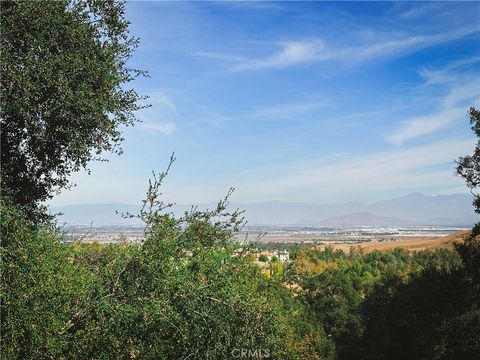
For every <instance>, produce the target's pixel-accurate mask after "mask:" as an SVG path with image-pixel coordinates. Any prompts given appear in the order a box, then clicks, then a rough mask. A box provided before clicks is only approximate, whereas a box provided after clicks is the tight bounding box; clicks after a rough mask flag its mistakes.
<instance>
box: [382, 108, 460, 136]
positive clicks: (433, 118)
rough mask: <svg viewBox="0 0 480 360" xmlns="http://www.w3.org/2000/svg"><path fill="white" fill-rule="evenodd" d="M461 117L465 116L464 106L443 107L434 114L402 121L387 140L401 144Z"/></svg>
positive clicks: (441, 127)
mask: <svg viewBox="0 0 480 360" xmlns="http://www.w3.org/2000/svg"><path fill="white" fill-rule="evenodd" d="M462 118H465V108H464V107H458V108H453V109H445V110H442V111H439V112H437V113H435V114H430V115H427V116H421V117H415V118H412V119H407V120H404V121H403V125H402V126H401V127H400V129H398V130H397V131H396V132H395V133H393V134H390V135H387V140H388V141H389V142H390V143H392V144H394V145H402V144H403V143H405V142H406V141H408V140H411V139H415V138H418V137H420V136H424V135H427V134H431V133H433V132H435V131H438V130H440V129H443V128H445V127H447V126H448V125H450V124H451V123H453V122H454V121H456V120H459V119H462Z"/></svg>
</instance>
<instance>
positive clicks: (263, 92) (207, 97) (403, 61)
mask: <svg viewBox="0 0 480 360" xmlns="http://www.w3.org/2000/svg"><path fill="white" fill-rule="evenodd" d="M127 18H128V19H129V20H130V21H131V23H132V24H131V34H132V35H134V36H136V37H139V38H140V40H141V45H140V47H139V48H138V49H137V51H136V52H135V54H134V56H133V58H132V60H131V63H130V64H129V65H130V66H132V67H136V68H140V69H144V70H147V71H148V72H149V74H150V77H149V78H144V79H139V80H137V81H135V82H134V83H132V86H133V87H134V88H135V89H136V90H138V92H140V93H142V94H146V95H149V96H150V100H149V102H150V103H151V104H152V107H151V108H149V109H146V110H143V111H141V112H139V113H138V117H139V118H140V119H141V120H142V123H139V124H137V125H136V126H135V127H133V128H127V129H125V132H124V136H125V142H124V144H123V149H124V154H123V155H122V156H109V157H108V158H109V159H110V161H109V162H108V163H96V164H92V165H91V166H90V168H91V170H92V171H91V174H90V175H88V174H86V173H85V172H82V173H78V174H75V175H74V176H73V177H72V180H73V182H75V183H76V184H77V186H76V187H75V188H73V189H72V190H70V191H64V192H63V193H62V194H61V195H59V196H57V197H55V198H54V199H53V200H52V204H53V205H65V204H80V203H108V202H124V203H132V204H135V203H139V201H140V200H141V199H142V198H143V195H144V192H145V189H146V185H147V183H148V178H149V176H150V174H151V171H152V170H156V171H158V170H162V169H164V168H165V166H166V165H167V163H168V159H169V156H170V154H171V152H172V151H174V152H175V154H176V156H177V161H176V163H175V165H174V166H173V168H172V171H171V174H170V175H169V177H168V179H167V180H166V183H165V187H164V194H165V199H167V200H169V201H175V202H177V203H203V202H210V201H214V200H217V199H219V198H221V197H222V196H223V195H224V194H225V193H226V191H227V190H228V188H229V187H231V186H233V187H235V188H236V192H235V194H234V196H233V201H235V202H260V201H271V200H281V201H295V202H308V203H325V202H343V201H351V200H360V201H375V200H380V199H387V198H390V197H394V196H399V195H404V194H408V193H411V192H422V193H425V194H450V193H458V192H465V191H466V188H465V186H464V183H463V181H462V179H460V178H457V177H455V176H454V175H453V174H454V162H453V160H454V159H456V158H457V157H458V156H460V155H462V154H467V153H471V152H472V149H473V145H474V138H473V134H472V133H471V130H470V128H469V124H468V119H467V116H466V113H467V110H468V107H469V106H472V105H476V106H479V105H480V3H479V2H466V3H462V2H453V3H452V2H433V3H430V2H410V3H399V2H355V3H348V2H294V3H289V2H129V3H128V4H127Z"/></svg>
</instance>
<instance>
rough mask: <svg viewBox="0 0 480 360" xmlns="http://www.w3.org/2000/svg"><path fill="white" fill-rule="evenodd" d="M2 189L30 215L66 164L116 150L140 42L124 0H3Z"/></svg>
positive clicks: (81, 165)
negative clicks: (130, 31)
mask: <svg viewBox="0 0 480 360" xmlns="http://www.w3.org/2000/svg"><path fill="white" fill-rule="evenodd" d="M1 7H2V9H1V10H2V11H1V17H0V19H1V31H2V36H1V40H0V41H1V42H0V44H1V74H2V86H1V90H0V91H1V99H2V106H1V110H0V121H1V127H2V134H1V162H2V176H1V185H2V192H3V191H4V190H5V189H8V190H9V192H10V193H11V194H10V195H11V196H12V198H13V201H14V202H15V203H16V204H18V205H20V206H23V207H24V209H26V210H27V214H29V215H30V216H31V217H33V215H35V214H37V215H38V214H39V203H40V202H42V201H45V200H47V199H49V198H51V197H52V196H53V195H54V194H55V193H57V192H58V191H60V190H61V189H63V188H66V187H68V186H69V181H68V176H69V175H70V174H71V173H72V172H76V171H79V170H81V169H86V168H87V164H88V163H89V162H90V161H91V160H102V158H101V156H102V153H104V152H113V153H118V154H120V153H121V147H120V143H121V141H122V140H123V139H122V134H121V129H120V127H121V125H133V123H134V122H135V121H136V118H135V116H134V111H135V110H138V109H140V108H142V107H143V106H142V105H140V104H139V101H140V100H141V99H142V97H141V96H139V95H138V94H137V93H136V92H135V91H134V90H131V89H126V87H125V84H126V83H128V82H130V81H132V80H133V79H135V78H136V77H138V76H141V75H145V73H144V72H142V71H139V70H135V69H131V68H129V67H127V60H128V59H129V58H130V56H131V54H132V51H133V50H134V49H135V48H136V47H137V45H138V39H135V38H132V37H130V36H129V34H128V25H129V22H128V21H127V20H126V19H125V18H124V13H125V6H124V3H123V2H116V1H114V0H106V1H104V0H101V1H99V0H87V1H80V0H62V1H47V2H39V1H5V2H2V4H1Z"/></svg>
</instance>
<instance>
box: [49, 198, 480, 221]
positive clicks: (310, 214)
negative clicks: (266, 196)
mask: <svg viewBox="0 0 480 360" xmlns="http://www.w3.org/2000/svg"><path fill="white" fill-rule="evenodd" d="M214 206H215V204H213V203H211V204H202V205H199V208H200V209H205V208H213V207H214ZM190 208H191V207H190V206H186V205H175V206H174V207H173V208H171V210H172V212H173V213H174V214H176V215H179V214H182V213H183V212H185V211H187V210H189V209H190ZM230 208H239V209H242V210H245V217H246V219H247V220H248V223H249V224H250V225H311V226H328V227H345V226H361V225H365V226H413V225H429V226H433V225H438V226H472V225H473V223H475V222H476V221H478V215H475V213H474V209H473V205H472V197H471V195H468V194H453V195H436V196H428V195H423V194H419V193H413V194H409V195H406V196H402V197H396V198H393V199H389V200H382V201H377V202H373V203H364V202H358V201H356V202H348V203H330V204H318V205H315V204H306V203H293V202H281V201H270V202H260V203H250V204H240V203H238V204H231V205H230ZM139 209H140V206H136V205H128V204H121V203H110V204H87V205H68V206H61V207H51V208H50V211H51V212H52V213H63V215H61V216H59V217H58V222H59V223H60V224H62V223H65V224H66V225H88V224H91V225H94V226H102V225H136V224H139V221H138V220H131V219H129V220H126V219H123V218H122V217H121V216H120V215H118V214H116V212H117V211H118V212H120V213H125V212H130V213H138V211H139Z"/></svg>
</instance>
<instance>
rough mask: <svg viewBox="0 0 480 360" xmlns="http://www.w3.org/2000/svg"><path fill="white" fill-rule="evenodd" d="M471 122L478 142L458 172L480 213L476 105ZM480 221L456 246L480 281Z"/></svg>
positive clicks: (478, 114) (478, 116) (479, 132)
mask: <svg viewBox="0 0 480 360" xmlns="http://www.w3.org/2000/svg"><path fill="white" fill-rule="evenodd" d="M468 114H469V117H470V124H471V125H472V130H473V132H474V133H475V135H476V136H477V144H476V146H475V150H474V152H473V155H466V156H464V157H461V158H459V159H458V161H457V174H459V175H461V176H462V177H463V178H464V179H465V181H466V183H467V186H468V188H469V189H470V192H471V193H472V194H473V196H474V200H473V205H474V207H475V212H476V213H478V214H480V194H479V193H478V189H479V187H480V111H479V110H477V109H475V108H474V107H471V108H470V111H469V113H468ZM479 236H480V222H478V223H477V224H475V226H474V227H473V230H472V234H471V235H470V236H469V237H467V238H466V239H465V241H464V242H463V243H458V244H456V246H455V248H456V250H457V251H458V253H459V254H460V256H461V257H462V260H463V262H464V265H465V268H466V270H467V272H468V273H469V274H470V275H471V276H472V278H473V279H475V280H477V281H480V239H479Z"/></svg>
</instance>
